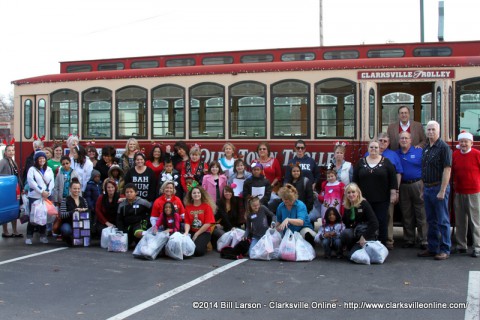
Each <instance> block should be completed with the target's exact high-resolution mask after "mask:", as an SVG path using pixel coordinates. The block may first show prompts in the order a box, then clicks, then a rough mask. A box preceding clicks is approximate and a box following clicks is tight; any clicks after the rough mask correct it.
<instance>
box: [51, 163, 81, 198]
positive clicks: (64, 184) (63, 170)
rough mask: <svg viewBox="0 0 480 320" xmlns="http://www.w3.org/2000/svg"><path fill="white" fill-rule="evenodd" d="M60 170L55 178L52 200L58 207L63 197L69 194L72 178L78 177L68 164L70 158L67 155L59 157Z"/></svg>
mask: <svg viewBox="0 0 480 320" xmlns="http://www.w3.org/2000/svg"><path fill="white" fill-rule="evenodd" d="M60 164H61V167H60V170H59V171H58V174H57V177H56V178H55V188H54V190H53V202H54V203H55V205H57V206H58V207H60V204H61V203H62V201H63V199H65V198H66V197H67V196H68V195H69V194H70V185H71V182H72V178H77V179H78V173H77V171H75V170H73V169H72V168H71V167H70V165H71V164H72V163H71V162H70V158H69V157H68V156H62V158H61V159H60Z"/></svg>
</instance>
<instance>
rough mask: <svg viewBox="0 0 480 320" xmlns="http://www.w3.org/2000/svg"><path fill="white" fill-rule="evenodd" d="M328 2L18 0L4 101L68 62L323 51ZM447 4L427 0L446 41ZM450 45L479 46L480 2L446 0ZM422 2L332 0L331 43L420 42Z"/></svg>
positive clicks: (8, 12) (429, 17)
mask: <svg viewBox="0 0 480 320" xmlns="http://www.w3.org/2000/svg"><path fill="white" fill-rule="evenodd" d="M319 3H320V0H297V1H293V0H242V1H229V0H203V1H198V0H176V1H158V0H135V1H133V0H82V1H79V0H76V1H75V0H45V1H34V0H15V1H2V2H1V4H0V12H2V15H1V17H0V39H1V43H3V48H2V49H1V59H0V95H5V96H8V94H9V93H10V92H12V91H13V85H11V84H10V83H11V81H13V80H18V79H23V78H29V77H34V76H39V75H46V74H56V73H59V70H60V64H59V62H60V61H72V60H88V59H100V58H120V57H137V56H148V55H163V54H176V53H195V52H214V51H230V50H246V49H266V48H287V47H304V46H318V45H320V28H319V24H320V23H319V20H320V19H319V16H320V14H319V11H320V10H319ZM438 3H439V0H424V20H425V32H424V39H425V41H426V42H436V41H438V40H437V35H438ZM444 7H445V27H444V39H445V41H463V40H479V38H480V35H479V33H480V31H479V30H480V19H479V18H478V13H479V12H480V0H444ZM420 40H421V38H420V0H363V1H361V0H323V45H324V46H334V45H359V44H363V43H365V44H372V43H386V42H396V43H400V42H420Z"/></svg>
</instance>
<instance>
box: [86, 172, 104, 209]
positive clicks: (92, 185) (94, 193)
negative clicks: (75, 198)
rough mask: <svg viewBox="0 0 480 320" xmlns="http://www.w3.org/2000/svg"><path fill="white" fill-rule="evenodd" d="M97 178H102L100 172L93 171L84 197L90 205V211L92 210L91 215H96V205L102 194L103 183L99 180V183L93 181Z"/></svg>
mask: <svg viewBox="0 0 480 320" xmlns="http://www.w3.org/2000/svg"><path fill="white" fill-rule="evenodd" d="M96 176H99V177H100V176H101V174H100V171H98V170H95V169H93V170H92V174H91V176H90V180H89V181H88V182H87V188H86V189H85V195H84V197H85V199H86V200H87V203H88V209H90V212H91V213H95V204H96V203H97V199H98V197H99V196H100V194H101V193H102V181H101V180H99V181H98V183H97V182H95V181H94V180H93V179H94V178H95V177H96Z"/></svg>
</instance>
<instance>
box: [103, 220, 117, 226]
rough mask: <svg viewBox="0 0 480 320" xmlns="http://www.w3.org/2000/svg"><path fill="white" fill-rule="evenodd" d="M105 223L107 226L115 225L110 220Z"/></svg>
mask: <svg viewBox="0 0 480 320" xmlns="http://www.w3.org/2000/svg"><path fill="white" fill-rule="evenodd" d="M105 225H106V226H107V227H115V225H114V224H113V223H110V222H108V221H107V223H105Z"/></svg>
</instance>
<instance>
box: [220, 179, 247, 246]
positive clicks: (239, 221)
mask: <svg viewBox="0 0 480 320" xmlns="http://www.w3.org/2000/svg"><path fill="white" fill-rule="evenodd" d="M241 202H242V201H238V199H237V198H236V197H234V196H233V189H232V187H230V186H225V188H224V189H223V195H222V197H221V198H220V199H218V201H217V211H216V212H215V229H213V233H212V245H213V247H214V248H216V247H217V245H216V244H217V241H218V239H220V237H221V236H222V235H223V234H224V233H225V232H228V231H230V230H231V229H232V228H241V227H242V226H244V225H245V210H242V209H243V206H242V209H241V208H240V203H241Z"/></svg>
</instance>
